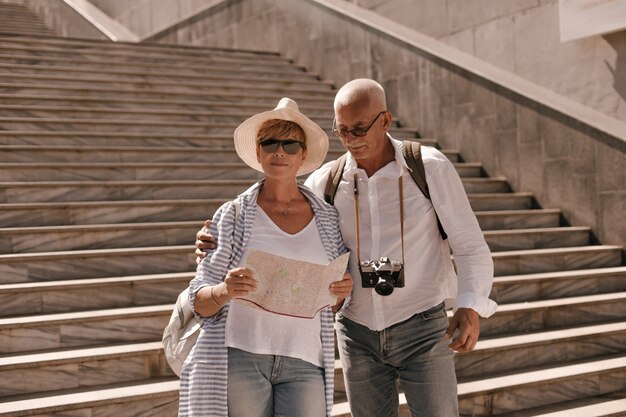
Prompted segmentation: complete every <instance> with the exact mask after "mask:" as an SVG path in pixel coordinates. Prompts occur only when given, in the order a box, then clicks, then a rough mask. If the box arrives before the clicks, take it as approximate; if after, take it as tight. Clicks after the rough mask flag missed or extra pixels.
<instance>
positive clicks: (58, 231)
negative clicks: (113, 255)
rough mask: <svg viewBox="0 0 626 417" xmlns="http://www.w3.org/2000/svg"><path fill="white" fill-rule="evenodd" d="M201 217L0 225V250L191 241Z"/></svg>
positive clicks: (47, 250)
mask: <svg viewBox="0 0 626 417" xmlns="http://www.w3.org/2000/svg"><path fill="white" fill-rule="evenodd" d="M202 224H203V222H200V221H182V222H157V223H125V224H102V225H86V226H44V227H42V226H36V227H11V228H0V253H4V254H9V253H14V254H17V253H37V252H42V251H45V252H56V251H71V250H89V249H115V248H133V247H145V246H177V245H186V244H193V242H194V240H195V236H196V232H197V231H198V230H199V229H200V228H201V227H202Z"/></svg>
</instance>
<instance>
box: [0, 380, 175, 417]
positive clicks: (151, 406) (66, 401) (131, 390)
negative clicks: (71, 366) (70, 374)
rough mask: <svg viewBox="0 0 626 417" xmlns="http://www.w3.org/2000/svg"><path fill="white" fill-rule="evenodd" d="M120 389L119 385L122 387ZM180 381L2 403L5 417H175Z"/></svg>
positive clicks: (74, 392)
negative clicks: (103, 416)
mask: <svg viewBox="0 0 626 417" xmlns="http://www.w3.org/2000/svg"><path fill="white" fill-rule="evenodd" d="M118 385H119V384H118ZM178 389H179V381H178V379H172V378H166V379H163V378H159V379H157V378H152V379H149V380H145V381H136V382H134V383H127V384H124V385H122V386H112V387H104V388H99V389H94V390H90V391H85V390H84V389H79V390H73V391H72V390H70V392H67V393H57V394H56V395H54V394H50V395H47V396H44V397H36V398H27V399H22V400H20V399H15V400H13V401H8V402H2V403H0V415H2V416H12V417H21V416H32V417H44V416H47V417H51V416H57V417H61V416H70V415H72V416H78V415H81V416H95V415H112V416H142V417H164V416H168V417H175V416H176V415H177V413H178Z"/></svg>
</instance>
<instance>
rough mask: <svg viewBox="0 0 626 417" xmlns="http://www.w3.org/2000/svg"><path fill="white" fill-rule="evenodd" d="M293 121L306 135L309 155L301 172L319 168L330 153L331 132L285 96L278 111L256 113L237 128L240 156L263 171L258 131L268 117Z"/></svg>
mask: <svg viewBox="0 0 626 417" xmlns="http://www.w3.org/2000/svg"><path fill="white" fill-rule="evenodd" d="M271 119H279V120H289V121H292V122H294V123H297V124H298V126H300V127H301V128H302V130H304V134H305V135H306V139H305V141H306V157H305V159H304V161H302V166H301V167H300V169H299V170H298V173H297V175H302V174H308V173H309V172H312V171H314V170H315V169H317V168H318V167H319V166H320V165H321V164H322V162H324V159H325V158H326V152H328V135H326V133H325V132H324V130H322V128H321V127H319V126H318V125H317V123H315V122H314V121H312V120H311V119H309V118H308V117H306V116H305V115H304V114H302V113H300V110H299V109H298V104H297V103H296V102H295V101H293V100H292V99H290V98H287V97H284V98H281V99H280V101H279V102H278V105H277V106H276V108H275V109H274V110H270V111H266V112H263V113H259V114H255V115H254V116H252V117H250V118H249V119H247V120H246V121H244V122H243V123H242V124H240V125H239V127H237V129H235V150H236V151H237V155H239V157H240V158H241V159H242V160H243V162H245V163H246V164H247V165H248V166H250V167H251V168H254V169H256V170H257V171H260V172H263V168H262V167H261V163H260V162H259V161H258V159H257V154H256V147H257V132H258V131H259V127H261V125H262V124H263V123H265V122H266V121H267V120H271Z"/></svg>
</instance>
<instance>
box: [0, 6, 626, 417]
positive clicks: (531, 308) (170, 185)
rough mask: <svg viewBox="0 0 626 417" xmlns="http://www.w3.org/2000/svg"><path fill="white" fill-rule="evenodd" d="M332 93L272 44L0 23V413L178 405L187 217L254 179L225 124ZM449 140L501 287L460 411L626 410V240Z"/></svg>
mask: <svg viewBox="0 0 626 417" xmlns="http://www.w3.org/2000/svg"><path fill="white" fill-rule="evenodd" d="M0 10H3V9H0ZM333 95H334V91H333V86H332V85H331V84H330V83H328V82H324V81H321V80H320V79H319V77H317V76H316V75H315V74H312V73H310V72H307V71H305V70H304V69H303V68H300V67H298V66H297V65H294V64H293V63H291V62H289V61H288V60H286V59H284V58H282V57H280V56H278V55H275V54H269V53H259V52H248V51H232V50H220V49H201V48H191V47H172V46H161V45H127V44H112V43H107V42H101V41H86V40H73V39H61V38H56V37H52V36H50V37H45V38H43V37H31V36H9V35H4V36H0V416H23V415H34V416H43V415H46V416H50V415H56V416H61V415H63V416H95V415H98V416H101V415H109V414H110V415H113V414H115V415H119V416H175V415H176V412H177V395H178V391H177V390H178V380H177V378H176V377H175V376H174V375H173V374H172V372H171V371H170V370H169V368H168V366H167V364H166V362H165V360H164V357H163V353H162V350H161V346H160V338H161V333H162V329H163V327H164V326H165V324H166V323H167V320H168V318H169V315H170V312H171V308H172V303H173V302H174V300H175V298H176V296H177V294H178V293H179V292H180V291H181V290H182V289H183V288H185V287H186V285H187V283H188V281H189V280H190V279H191V278H192V277H193V271H194V269H195V262H194V256H193V240H194V235H195V232H196V230H197V229H198V228H199V227H200V226H201V224H202V221H203V220H204V219H205V218H207V217H209V216H211V214H212V213H213V211H214V210H215V209H216V208H217V207H219V205H220V204H222V203H223V202H224V201H225V200H227V199H230V198H232V197H234V196H235V195H236V193H238V192H239V191H241V190H244V189H245V188H246V187H248V186H249V185H250V184H252V183H253V182H254V181H255V180H256V179H257V178H258V175H257V174H256V173H254V172H252V171H251V170H250V169H247V168H246V167H245V165H244V164H243V163H241V162H240V161H239V160H238V158H237V156H236V154H235V152H234V148H233V145H232V131H233V130H234V128H235V127H236V126H237V124H238V123H239V122H241V121H242V120H244V119H245V118H246V117H248V116H249V115H251V114H253V113H255V112H259V111H263V110H267V109H270V108H272V107H273V106H275V104H276V103H277V101H278V99H279V98H280V97H283V96H289V97H292V98H294V99H296V100H297V101H298V103H299V104H300V106H301V109H302V110H303V111H304V112H305V113H306V114H308V115H311V116H312V118H313V119H314V120H316V121H317V122H318V123H320V125H321V126H323V127H325V128H327V129H329V128H330V126H331V121H332V110H331V109H332V98H333ZM391 133H392V134H393V135H394V136H395V137H397V138H416V137H417V136H418V135H417V132H416V130H415V129H413V128H407V127H402V126H401V125H400V124H399V122H398V121H396V123H395V127H394V128H393V129H392V132H391ZM331 141H332V146H331V152H330V153H329V159H330V158H335V157H337V156H338V155H339V154H340V153H341V152H342V150H341V146H340V144H339V142H338V141H336V140H331ZM420 141H421V142H423V143H425V144H430V145H437V143H436V141H435V140H431V139H420ZM444 153H445V154H446V155H447V156H448V157H449V158H450V159H451V160H452V161H453V162H454V163H455V165H456V167H457V169H458V170H459V172H460V174H461V176H462V177H463V183H464V185H465V187H466V189H467V191H468V193H469V198H470V201H471V204H472V207H473V208H474V209H475V211H476V214H477V216H478V219H479V222H480V224H481V226H482V228H483V230H484V231H485V236H486V238H487V241H488V243H489V245H490V247H491V249H492V251H493V257H494V261H495V265H496V275H497V277H496V280H495V284H494V289H493V297H494V299H496V300H497V301H498V302H499V303H500V308H499V310H498V312H497V313H496V314H495V315H494V316H493V317H492V318H490V319H489V320H484V321H483V322H482V340H481V342H480V343H479V345H478V347H477V349H476V350H475V351H474V352H471V353H467V354H459V355H457V358H456V360H457V372H458V375H459V381H460V385H459V402H460V405H461V409H462V412H463V415H466V416H471V415H474V416H491V415H506V416H509V417H522V416H523V417H529V416H585V417H587V416H615V415H626V404H625V403H626V401H625V400H624V397H625V395H624V394H625V393H626V302H625V301H626V266H624V265H623V264H622V252H621V250H622V248H621V247H617V246H607V245H598V244H592V242H591V238H590V230H589V228H586V227H568V226H565V223H566V222H565V219H563V218H562V216H561V213H560V211H559V210H558V208H550V209H541V208H538V207H537V206H536V203H535V202H534V201H533V196H532V195H531V194H529V193H524V192H512V191H511V190H510V189H509V186H508V184H507V181H506V179H505V178H490V177H486V176H485V175H484V172H483V170H482V168H481V165H480V164H479V163H468V162H464V161H463V160H462V158H461V156H460V155H458V153H457V152H455V151H454V150H445V149H444ZM336 373H337V376H338V386H337V390H336V399H337V403H336V405H335V408H334V411H333V415H334V416H348V415H349V410H348V408H347V404H346V403H345V395H344V393H343V391H342V383H341V366H340V364H339V363H337V369H336ZM373 383H374V382H373ZM403 413H405V414H406V413H407V411H406V407H404V406H403Z"/></svg>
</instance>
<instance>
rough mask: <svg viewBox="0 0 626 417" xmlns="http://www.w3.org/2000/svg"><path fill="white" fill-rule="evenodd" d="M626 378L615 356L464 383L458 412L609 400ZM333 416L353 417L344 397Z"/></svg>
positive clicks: (404, 410)
mask: <svg viewBox="0 0 626 417" xmlns="http://www.w3.org/2000/svg"><path fill="white" fill-rule="evenodd" d="M625 377H626V357H624V356H619V355H617V356H615V355H614V356H609V357H607V358H598V359H597V360H594V361H592V362H583V363H580V364H571V365H563V366H559V367H554V368H546V369H543V370H535V371H529V372H520V373H515V374H511V375H507V376H502V377H494V378H485V379H481V380H476V381H472V382H461V383H459V386H458V391H459V408H460V410H459V411H460V415H461V417H470V416H495V415H497V416H509V415H510V416H511V417H513V416H515V417H517V416H518V414H507V413H509V412H513V411H515V412H518V413H522V412H521V411H519V410H520V409H521V408H525V409H531V408H535V407H538V406H540V405H545V404H559V403H561V404H562V403H564V402H565V401H572V400H574V399H581V398H597V397H600V396H606V397H610V396H611V395H612V394H613V393H617V392H623V387H624V378H625ZM331 415H332V417H350V416H351V414H350V409H349V406H348V404H347V402H346V400H345V397H344V396H341V395H340V396H336V398H335V405H334V406H333V411H332V414H331ZM539 415H541V414H539ZM548 415H549V414H548ZM600 415H602V414H600ZM608 415H611V414H608ZM400 416H402V417H410V413H409V410H408V407H407V404H406V397H405V396H404V394H400ZM519 416H520V417H521V416H525V414H519ZM528 416H534V414H528ZM557 416H563V417H565V416H567V417H589V416H588V415H587V414H571V413H569V412H568V411H567V410H566V411H564V414H558V415H557Z"/></svg>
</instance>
